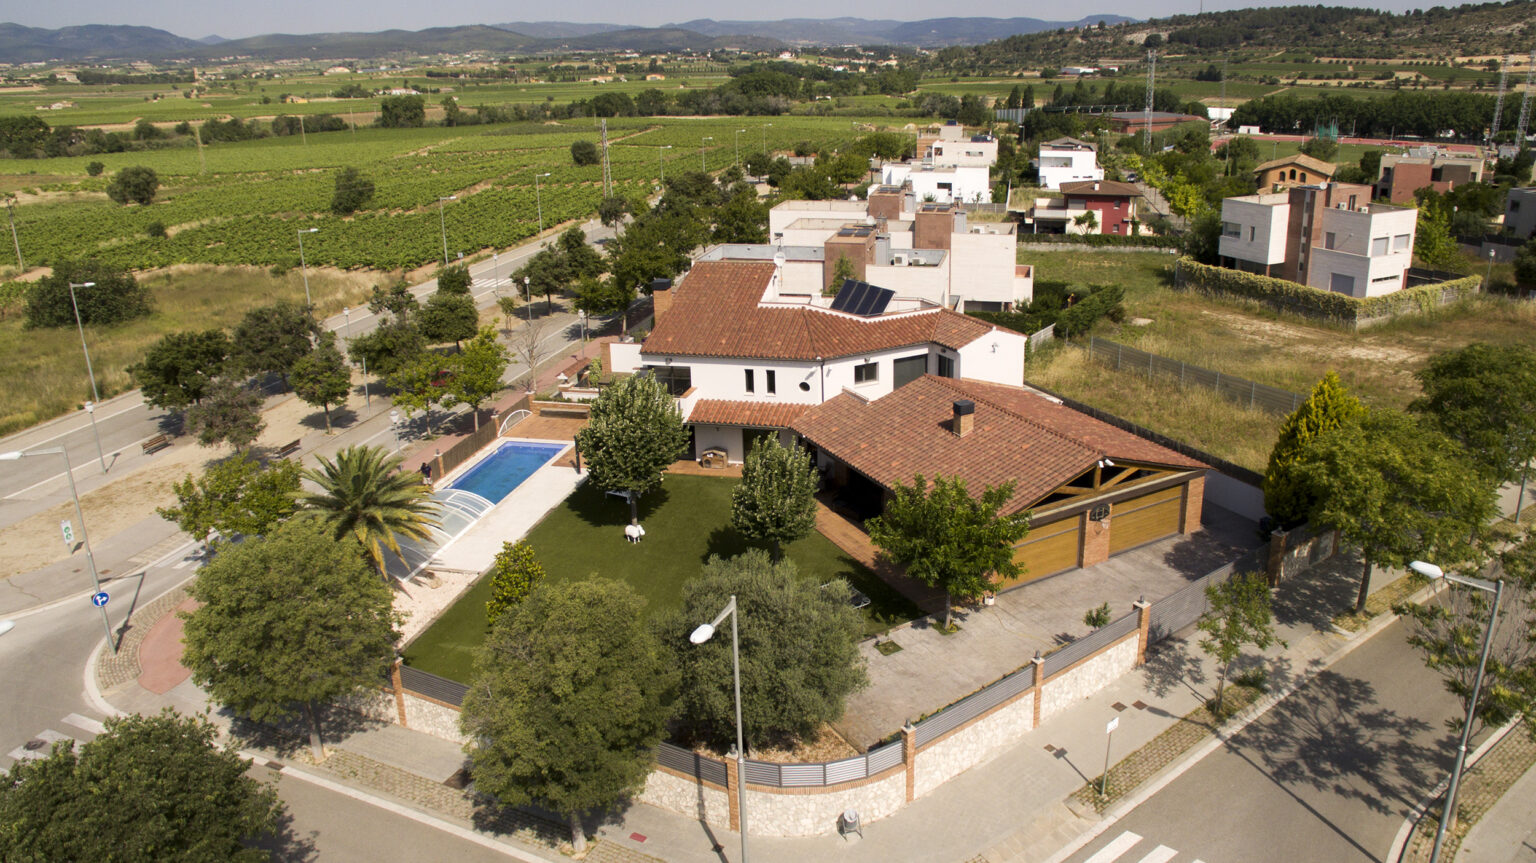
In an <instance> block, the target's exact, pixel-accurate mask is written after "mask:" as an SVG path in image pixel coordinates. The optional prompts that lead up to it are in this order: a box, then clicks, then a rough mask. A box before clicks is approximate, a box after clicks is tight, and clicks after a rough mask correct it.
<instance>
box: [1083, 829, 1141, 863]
mask: <svg viewBox="0 0 1536 863" xmlns="http://www.w3.org/2000/svg"><path fill="white" fill-rule="evenodd" d="M1140 841H1141V836H1140V835H1139V834H1136V833H1132V832H1131V831H1129V830H1127V831H1125V832H1124V833H1121V834H1120V835H1119V836H1116V837H1115V839H1114V841H1113V842H1110V843H1109V844H1108V845H1105V846H1104V847H1103V848H1100V849H1099V853H1097V854H1095V855H1093V856H1092V857H1089V858H1088V859H1087V860H1085V861H1083V863H1114V861H1116V860H1119V859H1120V855H1121V854H1124V853H1125V852H1127V851H1129V850H1131V848H1132V847H1134V846H1135V845H1136V843H1137V842H1140Z"/></svg>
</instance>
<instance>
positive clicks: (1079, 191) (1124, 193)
mask: <svg viewBox="0 0 1536 863" xmlns="http://www.w3.org/2000/svg"><path fill="white" fill-rule="evenodd" d="M1095 187H1097V188H1095ZM1061 193H1062V194H1063V195H1065V196H1067V197H1069V198H1071V197H1074V196H1075V197H1085V196H1089V195H1100V196H1109V197H1112V198H1139V197H1141V190H1140V189H1138V188H1136V187H1135V186H1133V185H1131V184H1130V183H1117V182H1115V181H1114V180H1079V181H1077V182H1076V183H1062V184H1061Z"/></svg>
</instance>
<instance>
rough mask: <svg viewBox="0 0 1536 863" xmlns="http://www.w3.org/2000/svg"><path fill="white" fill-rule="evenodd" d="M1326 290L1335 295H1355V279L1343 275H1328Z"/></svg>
mask: <svg viewBox="0 0 1536 863" xmlns="http://www.w3.org/2000/svg"><path fill="white" fill-rule="evenodd" d="M1328 290H1330V291H1333V292H1334V293H1335V294H1350V295H1353V294H1354V293H1355V277H1354V276H1346V275H1344V274H1343V273H1330V274H1329V276H1328Z"/></svg>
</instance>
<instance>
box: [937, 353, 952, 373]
mask: <svg viewBox="0 0 1536 863" xmlns="http://www.w3.org/2000/svg"><path fill="white" fill-rule="evenodd" d="M938 374H939V377H941V378H952V377H954V376H955V358H954V357H946V356H943V355H942V354H941V355H940V356H939V372H938Z"/></svg>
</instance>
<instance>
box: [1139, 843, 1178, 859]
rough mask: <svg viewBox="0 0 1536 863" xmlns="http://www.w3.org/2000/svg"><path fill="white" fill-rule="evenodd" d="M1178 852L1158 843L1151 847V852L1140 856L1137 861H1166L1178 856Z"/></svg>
mask: <svg viewBox="0 0 1536 863" xmlns="http://www.w3.org/2000/svg"><path fill="white" fill-rule="evenodd" d="M1178 853H1179V852H1177V851H1175V850H1173V849H1172V848H1169V847H1168V846H1167V845H1159V846H1157V847H1156V848H1153V849H1152V853H1150V854H1148V855H1147V856H1145V857H1143V858H1141V860H1140V861H1138V863H1168V861H1169V860H1172V859H1173V858H1174V857H1176V856H1178Z"/></svg>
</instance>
